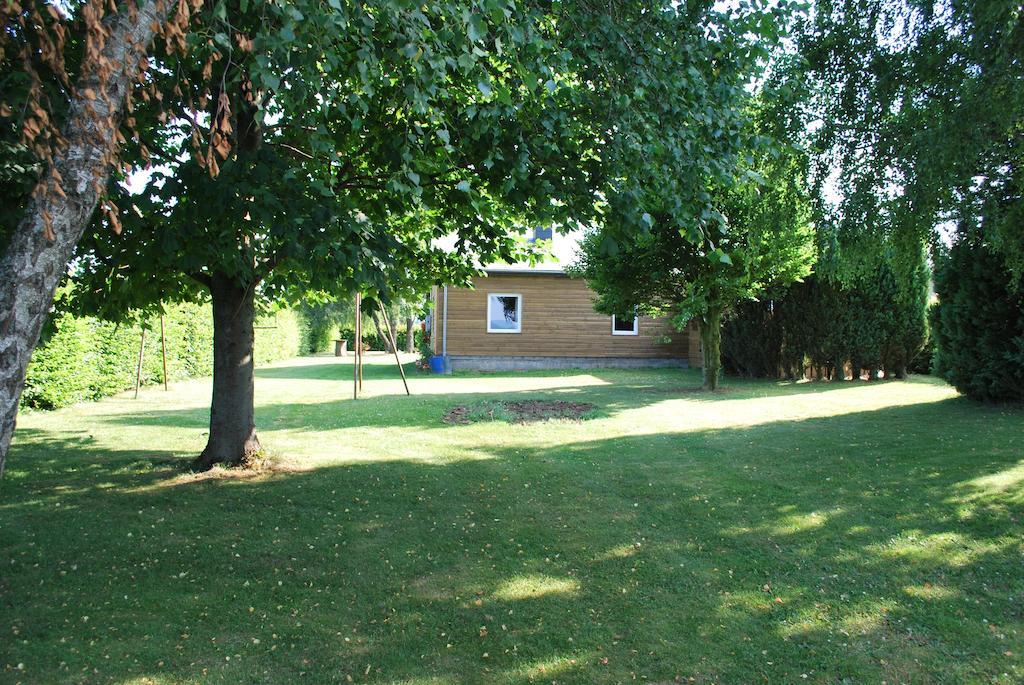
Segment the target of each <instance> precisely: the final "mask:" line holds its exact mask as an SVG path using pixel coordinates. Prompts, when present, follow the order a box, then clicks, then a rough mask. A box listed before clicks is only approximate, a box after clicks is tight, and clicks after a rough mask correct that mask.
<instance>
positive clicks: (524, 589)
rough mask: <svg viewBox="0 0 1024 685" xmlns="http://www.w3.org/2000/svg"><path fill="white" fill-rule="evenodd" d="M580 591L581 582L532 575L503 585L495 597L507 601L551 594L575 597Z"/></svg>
mask: <svg viewBox="0 0 1024 685" xmlns="http://www.w3.org/2000/svg"><path fill="white" fill-rule="evenodd" d="M579 589H580V585H579V582H577V581H576V580H573V579H571V578H556V577H554V576H545V575H539V574H530V575H523V576H516V577H515V578H511V579H509V580H506V581H505V582H503V583H501V585H499V586H498V589H497V590H495V591H494V597H495V598H497V599H501V600H505V601H514V600H520V599H536V598H537V597H544V596H545V595H551V594H560V595H575V594H576V593H577V592H579Z"/></svg>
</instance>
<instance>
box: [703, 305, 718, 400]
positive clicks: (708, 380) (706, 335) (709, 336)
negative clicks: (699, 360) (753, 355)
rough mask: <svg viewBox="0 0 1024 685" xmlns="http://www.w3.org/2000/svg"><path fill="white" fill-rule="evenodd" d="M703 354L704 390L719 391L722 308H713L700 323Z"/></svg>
mask: <svg viewBox="0 0 1024 685" xmlns="http://www.w3.org/2000/svg"><path fill="white" fill-rule="evenodd" d="M700 341H701V353H702V356H703V361H704V389H705V390H718V380H719V377H720V376H721V374H722V308H721V307H713V308H711V309H709V310H708V312H707V314H705V315H704V318H703V319H702V320H701V322H700Z"/></svg>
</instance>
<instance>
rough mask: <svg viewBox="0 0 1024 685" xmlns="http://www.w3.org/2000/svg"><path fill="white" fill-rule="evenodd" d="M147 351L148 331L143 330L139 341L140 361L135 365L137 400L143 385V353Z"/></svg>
mask: <svg viewBox="0 0 1024 685" xmlns="http://www.w3.org/2000/svg"><path fill="white" fill-rule="evenodd" d="M145 349H146V329H145V328H143V329H142V338H141V339H140V340H139V361H138V363H137V364H136V365H135V399H139V386H140V385H141V384H142V353H143V351H144V350H145Z"/></svg>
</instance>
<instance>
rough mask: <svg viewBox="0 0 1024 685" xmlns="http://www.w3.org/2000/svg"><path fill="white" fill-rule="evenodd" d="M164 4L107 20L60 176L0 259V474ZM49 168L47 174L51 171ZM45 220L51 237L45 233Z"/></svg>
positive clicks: (58, 157)
mask: <svg viewBox="0 0 1024 685" xmlns="http://www.w3.org/2000/svg"><path fill="white" fill-rule="evenodd" d="M171 6H172V4H171V3H170V2H165V1H163V0H157V1H152V2H143V3H142V4H141V5H140V6H139V8H138V10H137V11H134V10H130V9H128V8H125V9H123V10H122V11H121V12H120V13H119V14H117V15H114V16H113V18H112V19H111V20H110V22H109V24H107V29H108V35H107V38H106V42H105V44H104V47H103V50H102V53H101V54H102V59H100V60H90V61H88V62H87V63H86V66H84V67H83V69H85V71H83V73H82V74H81V75H80V77H79V79H78V82H77V83H76V93H77V95H76V97H75V98H74V99H73V100H72V102H71V107H70V110H69V112H68V119H67V122H66V124H65V125H64V127H63V133H64V137H65V138H66V140H67V144H66V145H65V146H64V147H63V148H61V149H60V150H59V151H58V152H57V153H56V154H55V155H54V158H53V163H52V167H51V168H50V169H48V170H47V171H46V172H44V174H45V175H44V179H51V178H52V179H54V180H55V179H57V178H59V179H61V182H60V184H59V189H58V188H57V187H55V186H56V183H53V182H50V185H49V187H48V188H47V189H46V190H45V191H43V192H40V193H38V194H36V195H35V196H34V197H33V198H32V199H31V200H30V201H29V203H28V205H27V206H26V208H25V214H24V216H23V218H22V220H21V222H20V223H19V224H18V226H17V227H16V228H15V230H14V233H13V235H12V236H11V240H10V243H9V244H8V246H7V249H6V251H5V252H4V254H3V257H2V258H0V475H2V474H3V468H4V462H5V460H6V457H7V451H8V449H9V448H10V444H11V436H12V435H13V433H14V424H15V419H16V417H17V412H18V401H19V400H20V398H21V391H22V389H23V388H24V385H25V372H26V370H27V369H28V363H29V360H30V358H31V356H32V350H33V349H34V348H35V346H36V343H37V342H38V341H39V332H40V331H41V330H42V326H43V322H44V321H45V319H46V315H47V312H48V311H49V309H50V305H51V303H52V302H53V293H54V291H55V290H56V288H57V285H58V284H59V283H60V280H61V277H62V276H63V275H64V272H65V269H66V268H67V263H68V260H69V259H71V255H72V254H73V253H74V250H75V246H76V245H77V244H78V241H79V240H80V239H81V237H82V233H83V232H84V231H85V228H86V226H87V225H88V224H89V220H90V219H91V217H92V214H93V211H94V210H95V209H96V204H97V202H98V201H99V197H100V192H101V190H103V189H104V188H106V186H107V181H108V179H109V177H110V171H111V167H112V162H113V155H112V151H113V150H114V149H115V146H116V144H117V131H118V129H119V128H120V126H121V120H122V117H123V114H124V105H125V99H126V96H127V94H128V93H129V91H130V89H131V87H132V84H133V83H134V81H135V79H136V78H137V77H138V75H139V64H140V62H141V60H142V58H143V57H144V56H145V54H146V53H147V52H148V50H149V48H150V46H151V45H152V42H153V35H154V29H155V28H157V27H159V26H160V25H162V24H163V23H164V22H165V21H166V19H167V14H168V12H169V10H170V8H171ZM51 172H52V173H53V174H54V175H53V176H51V175H50V174H51ZM47 218H48V219H49V228H50V230H51V231H52V235H47V234H48V231H47Z"/></svg>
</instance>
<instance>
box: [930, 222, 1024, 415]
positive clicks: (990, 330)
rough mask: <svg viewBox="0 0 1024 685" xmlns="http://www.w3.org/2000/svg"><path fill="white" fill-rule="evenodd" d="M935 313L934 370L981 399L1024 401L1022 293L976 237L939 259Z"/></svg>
mask: <svg viewBox="0 0 1024 685" xmlns="http://www.w3.org/2000/svg"><path fill="white" fill-rule="evenodd" d="M936 290H937V291H938V296H939V302H938V305H937V306H936V308H935V311H934V314H933V323H934V333H935V339H936V357H937V360H936V367H937V368H936V371H937V373H938V375H940V376H942V377H943V378H945V379H946V380H947V381H948V382H949V383H950V384H952V385H953V386H954V387H955V388H956V389H957V390H959V391H960V392H962V393H964V394H965V395H967V396H969V397H973V398H975V399H979V400H983V401H989V402H992V401H1006V400H1017V401H1020V400H1024V292H1022V291H1021V290H1020V289H1019V288H1018V287H1016V285H1015V284H1014V282H1013V279H1012V276H1011V274H1010V272H1009V271H1008V270H1007V269H1006V265H1005V262H1004V260H1003V259H1002V258H1000V257H999V256H998V255H996V254H994V253H993V251H992V250H991V249H990V248H989V247H988V246H987V245H985V244H984V243H983V242H982V240H981V239H980V238H978V237H976V236H965V237H963V238H961V239H960V240H959V241H958V242H957V243H956V244H955V245H953V247H952V248H951V249H950V252H949V255H948V257H947V258H945V259H944V260H943V261H942V262H940V265H939V269H938V271H937V274H936Z"/></svg>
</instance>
